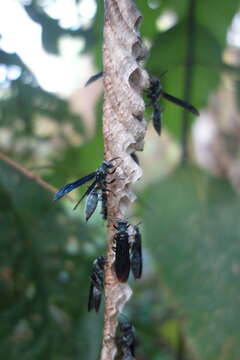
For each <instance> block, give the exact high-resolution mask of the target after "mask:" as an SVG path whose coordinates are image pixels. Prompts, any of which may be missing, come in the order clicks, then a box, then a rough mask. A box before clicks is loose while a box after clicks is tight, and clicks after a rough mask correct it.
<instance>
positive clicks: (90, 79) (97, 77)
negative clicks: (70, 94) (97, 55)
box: [84, 71, 103, 87]
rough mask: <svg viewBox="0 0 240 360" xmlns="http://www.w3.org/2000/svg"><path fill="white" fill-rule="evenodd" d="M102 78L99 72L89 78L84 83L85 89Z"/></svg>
mask: <svg viewBox="0 0 240 360" xmlns="http://www.w3.org/2000/svg"><path fill="white" fill-rule="evenodd" d="M102 76H103V71H101V72H100V73H98V74H96V75H93V76H91V77H90V78H89V79H88V81H87V82H86V84H85V86H84V87H87V86H88V85H90V84H92V83H93V82H94V81H97V80H98V79H100V78H101V77H102Z"/></svg>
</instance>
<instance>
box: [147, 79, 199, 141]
mask: <svg viewBox="0 0 240 360" xmlns="http://www.w3.org/2000/svg"><path fill="white" fill-rule="evenodd" d="M147 97H148V98H149V100H150V102H149V103H148V104H147V106H152V108H153V113H152V122H153V127H154V129H155V130H156V132H157V133H158V134H159V135H160V134H161V130H162V108H161V107H160V106H159V105H158V101H159V100H160V99H161V97H163V98H164V99H166V100H168V101H171V102H173V103H174V104H176V105H179V106H181V107H183V108H184V109H186V110H188V111H190V112H191V113H193V114H194V115H199V112H198V110H197V109H196V108H195V107H194V106H193V105H191V104H189V103H188V102H187V101H184V100H181V99H178V98H176V97H175V96H172V95H170V94H168V93H166V92H165V91H164V90H163V88H162V85H161V82H160V80H159V79H158V78H157V77H153V76H150V87H149V89H148V94H147Z"/></svg>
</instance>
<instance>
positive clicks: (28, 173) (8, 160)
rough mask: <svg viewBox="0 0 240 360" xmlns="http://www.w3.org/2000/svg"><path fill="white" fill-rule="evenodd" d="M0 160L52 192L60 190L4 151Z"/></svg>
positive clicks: (0, 154)
mask: <svg viewBox="0 0 240 360" xmlns="http://www.w3.org/2000/svg"><path fill="white" fill-rule="evenodd" d="M0 160H2V161H4V162H5V163H6V164H8V165H10V166H11V167H13V168H14V169H16V170H17V171H19V172H20V173H21V174H22V175H24V176H26V177H27V178H28V179H30V180H32V181H34V182H35V183H37V184H38V185H40V186H42V187H43V188H45V189H46V190H48V191H50V192H51V193H53V194H55V193H56V192H57V190H58V189H57V188H55V187H54V186H52V185H50V184H48V183H47V182H46V181H44V180H42V179H41V178H40V177H39V176H36V175H34V173H33V172H31V171H29V170H28V169H26V168H24V167H23V166H21V165H19V164H18V163H17V162H16V161H14V160H12V159H11V158H10V157H8V156H7V155H5V154H3V153H2V152H0ZM68 198H69V199H70V200H72V201H73V199H72V198H71V197H70V196H68Z"/></svg>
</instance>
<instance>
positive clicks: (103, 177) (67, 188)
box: [53, 158, 117, 221]
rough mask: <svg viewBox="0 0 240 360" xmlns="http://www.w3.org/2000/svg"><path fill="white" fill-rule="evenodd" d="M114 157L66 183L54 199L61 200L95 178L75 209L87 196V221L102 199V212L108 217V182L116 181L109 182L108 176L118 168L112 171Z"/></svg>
mask: <svg viewBox="0 0 240 360" xmlns="http://www.w3.org/2000/svg"><path fill="white" fill-rule="evenodd" d="M116 159H117V158H114V159H112V160H110V161H106V160H104V161H103V162H102V164H101V165H100V166H99V168H97V170H96V171H94V172H92V173H90V174H88V175H86V176H84V177H82V178H80V179H78V180H76V181H73V182H71V183H69V184H66V185H64V186H63V187H62V188H61V189H60V190H58V192H56V194H55V195H54V198H53V200H59V199H61V198H62V197H63V196H65V195H66V194H68V193H69V192H71V191H72V190H74V189H76V188H77V187H79V186H81V185H83V184H85V183H86V182H88V181H90V180H93V179H94V181H93V183H92V184H91V185H90V186H89V187H88V189H87V191H86V192H85V193H84V194H83V196H82V197H81V199H80V200H79V201H78V202H77V204H76V205H75V207H74V210H75V209H76V208H77V206H78V205H79V203H80V202H81V201H82V200H83V199H84V198H85V197H86V196H87V201H86V207H85V217H86V221H88V219H89V218H90V217H91V216H92V214H93V213H94V211H95V209H96V207H97V204H98V201H99V200H100V199H101V200H102V214H103V217H104V219H106V218H107V194H106V193H107V192H109V191H110V190H109V189H107V184H111V183H113V182H114V181H115V179H113V180H111V181H109V182H107V176H108V175H111V174H113V173H114V172H115V171H116V168H115V169H114V170H113V171H110V169H112V168H113V167H114V165H113V164H112V161H114V160H116Z"/></svg>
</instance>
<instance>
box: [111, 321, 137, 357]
mask: <svg viewBox="0 0 240 360" xmlns="http://www.w3.org/2000/svg"><path fill="white" fill-rule="evenodd" d="M119 330H120V333H121V334H120V336H118V337H117V341H116V342H117V345H118V349H119V351H120V353H121V355H122V360H134V358H135V348H136V345H137V341H136V336H135V330H134V327H133V326H132V325H131V324H130V323H129V322H128V321H124V322H119Z"/></svg>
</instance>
